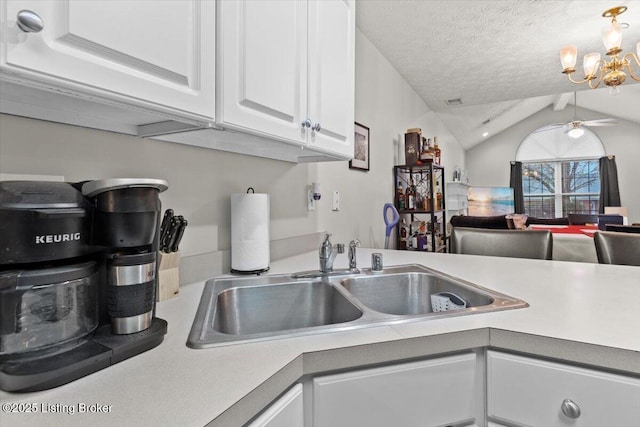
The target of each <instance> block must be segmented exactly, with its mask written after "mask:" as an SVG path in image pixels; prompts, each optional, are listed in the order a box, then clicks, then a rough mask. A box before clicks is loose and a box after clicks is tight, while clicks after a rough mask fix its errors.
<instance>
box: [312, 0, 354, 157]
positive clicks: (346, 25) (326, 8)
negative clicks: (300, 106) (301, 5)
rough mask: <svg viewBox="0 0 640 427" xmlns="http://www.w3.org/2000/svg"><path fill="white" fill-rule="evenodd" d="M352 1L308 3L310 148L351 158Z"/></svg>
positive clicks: (352, 100) (352, 108) (352, 95)
mask: <svg viewBox="0 0 640 427" xmlns="http://www.w3.org/2000/svg"><path fill="white" fill-rule="evenodd" d="M354 82H355V2H354V1H351V0H338V1H323V0H311V1H310V2H309V114H308V117H309V118H310V119H311V122H312V125H315V124H319V125H320V127H321V129H320V131H319V132H315V131H314V132H311V135H310V138H311V140H310V145H313V146H314V147H317V148H319V149H322V150H327V151H330V152H333V153H339V154H341V155H343V156H344V157H345V158H352V157H353V132H354V129H353V122H354V103H355V83H354Z"/></svg>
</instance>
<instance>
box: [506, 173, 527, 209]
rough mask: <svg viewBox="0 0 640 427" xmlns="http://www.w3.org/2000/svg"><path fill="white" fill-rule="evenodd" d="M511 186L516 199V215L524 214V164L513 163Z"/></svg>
mask: <svg viewBox="0 0 640 427" xmlns="http://www.w3.org/2000/svg"><path fill="white" fill-rule="evenodd" d="M509 186H510V187H511V188H513V196H514V197H515V210H516V212H515V213H517V214H523V213H524V192H523V191H522V162H513V161H512V162H511V177H510V179H509Z"/></svg>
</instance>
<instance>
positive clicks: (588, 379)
mask: <svg viewBox="0 0 640 427" xmlns="http://www.w3.org/2000/svg"><path fill="white" fill-rule="evenodd" d="M487 368H488V372H487V381H488V383H487V415H488V417H489V418H490V419H492V420H494V421H497V422H504V423H505V424H510V423H520V424H525V425H531V426H548V427H556V426H558V427H559V426H572V427H589V426H617V427H625V426H629V427H631V426H637V425H638V420H640V405H639V404H638V403H640V379H638V378H630V377H625V376H622V375H614V374H610V373H606V372H599V371H594V370H591V369H584V368H578V367H575V366H570V365H564V364H560V363H553V362H548V361H542V360H536V359H530V358H527V357H521V356H514V355H510V354H503V353H497V352H493V351H489V352H488V353H487ZM565 399H569V400H571V401H572V402H573V403H574V404H576V405H577V406H578V407H579V408H580V415H579V416H578V417H577V418H570V417H568V416H567V415H565V413H564V412H563V409H562V405H563V402H564V401H565ZM520 424H518V425H520Z"/></svg>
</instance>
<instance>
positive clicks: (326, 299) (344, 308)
mask: <svg viewBox="0 0 640 427" xmlns="http://www.w3.org/2000/svg"><path fill="white" fill-rule="evenodd" d="M360 316H362V311H360V309H358V308H357V307H356V306H355V305H353V304H352V303H350V302H349V301H348V300H347V299H346V298H345V296H344V295H342V294H341V293H340V292H338V291H337V290H336V288H335V287H334V286H332V285H331V284H330V283H326V282H321V281H310V282H302V283H300V282H296V283H283V284H276V285H265V286H246V287H235V288H231V289H227V290H225V291H222V292H220V293H219V294H218V296H217V301H216V308H215V316H214V320H213V329H214V330H216V331H219V332H221V333H223V334H232V335H248V334H259V333H263V332H273V331H286V330H291V329H299V328H308V327H311V326H320V325H331V324H336V323H343V322H350V321H352V320H356V319H357V318H359V317H360Z"/></svg>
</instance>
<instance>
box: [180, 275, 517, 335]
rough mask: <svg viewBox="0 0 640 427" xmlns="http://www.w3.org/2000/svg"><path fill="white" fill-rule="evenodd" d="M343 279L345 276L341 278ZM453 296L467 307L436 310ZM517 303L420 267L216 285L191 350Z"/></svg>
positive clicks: (207, 293)
mask: <svg viewBox="0 0 640 427" xmlns="http://www.w3.org/2000/svg"><path fill="white" fill-rule="evenodd" d="M341 274H342V273H341ZM439 292H450V293H454V294H456V295H458V296H459V297H461V298H462V299H464V300H465V301H466V303H467V308H462V309H456V310H449V311H440V312H433V311H432V309H431V295H432V294H435V293H439ZM527 306H528V304H527V303H526V302H524V301H522V300H519V299H517V298H513V297H510V296H508V295H504V294H501V293H499V292H495V291H493V290H491V289H487V288H484V287H481V286H478V285H476V284H473V283H470V282H467V281H464V280H461V279H458V278H455V277H452V276H448V275H446V274H444V273H441V272H439V271H437V270H434V269H430V268H427V267H424V266H422V265H418V264H410V265H401V266H394V267H387V268H385V270H384V272H383V273H382V274H380V273H372V272H371V270H368V269H363V270H360V271H347V272H345V274H342V275H340V276H336V275H321V276H320V277H318V278H309V277H298V278H292V276H290V275H273V276H269V275H266V276H259V277H242V278H238V277H233V278H220V279H211V280H209V281H207V283H206V284H205V287H204V291H203V292H202V297H201V299H200V305H199V306H198V311H197V312H196V316H195V319H194V321H193V325H192V326H191V332H190V333H189V339H188V341H187V345H188V346H189V347H192V348H208V347H216V346H222V345H230V344H239V343H243V342H252V341H263V340H272V339H276V338H290V337H295V336H305V335H311V334H317V333H326V332H332V331H345V330H352V329H356V328H365V327H370V326H373V325H377V326H380V325H385V324H387V325H391V324H397V323H402V322H411V321H416V320H424V319H429V318H433V319H435V318H446V317H451V316H461V315H469V314H478V313H483V312H490V311H496V310H506V309H514V308H523V307H527Z"/></svg>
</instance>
